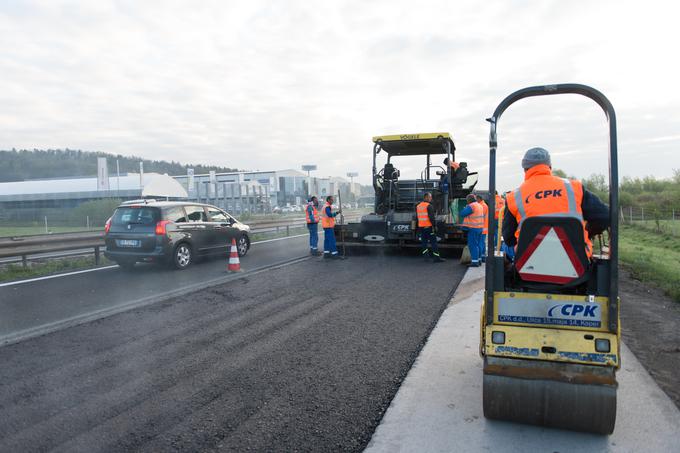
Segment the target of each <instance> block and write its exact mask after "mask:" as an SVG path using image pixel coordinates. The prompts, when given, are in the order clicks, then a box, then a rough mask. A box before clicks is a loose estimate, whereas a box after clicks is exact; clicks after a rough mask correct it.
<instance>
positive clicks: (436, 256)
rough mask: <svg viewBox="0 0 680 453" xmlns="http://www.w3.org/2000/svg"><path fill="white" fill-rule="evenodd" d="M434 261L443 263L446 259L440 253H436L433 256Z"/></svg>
mask: <svg viewBox="0 0 680 453" xmlns="http://www.w3.org/2000/svg"><path fill="white" fill-rule="evenodd" d="M432 261H434V262H435V263H443V262H444V261H446V260H445V259H444V258H442V257H441V256H439V255H435V256H433V257H432Z"/></svg>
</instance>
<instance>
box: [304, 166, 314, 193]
mask: <svg viewBox="0 0 680 453" xmlns="http://www.w3.org/2000/svg"><path fill="white" fill-rule="evenodd" d="M314 170H316V164H308V165H303V166H302V171H306V172H307V198H309V197H311V196H312V175H311V172H313V171H314Z"/></svg>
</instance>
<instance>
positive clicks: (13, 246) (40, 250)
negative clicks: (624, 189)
mask: <svg viewBox="0 0 680 453" xmlns="http://www.w3.org/2000/svg"><path fill="white" fill-rule="evenodd" d="M360 216H361V214H354V213H353V214H348V215H347V216H345V221H355V220H358V219H359V218H360ZM243 223H245V224H246V225H249V226H250V228H251V229H250V233H251V234H257V233H269V232H275V233H278V232H280V231H281V230H282V229H285V231H286V236H289V235H290V229H291V228H300V227H304V226H305V225H306V220H305V218H304V217H302V218H295V219H285V220H278V221H276V220H274V221H272V220H261V221H256V220H255V221H253V222H243ZM101 247H104V232H103V231H88V232H78V233H57V234H41V235H34V236H14V237H4V238H0V259H1V261H0V264H12V263H19V262H21V263H22V265H23V266H24V267H26V266H28V261H29V260H30V258H31V257H34V258H41V259H48V258H63V257H67V256H75V255H89V254H91V253H94V258H95V263H96V264H99V262H100V260H101ZM61 252H64V253H61Z"/></svg>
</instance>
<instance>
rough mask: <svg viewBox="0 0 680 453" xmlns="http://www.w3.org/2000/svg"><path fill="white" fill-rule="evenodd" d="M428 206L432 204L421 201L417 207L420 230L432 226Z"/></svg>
mask: <svg viewBox="0 0 680 453" xmlns="http://www.w3.org/2000/svg"><path fill="white" fill-rule="evenodd" d="M428 206H430V203H428V202H427V201H421V202H420V203H419V204H418V206H416V215H417V216H418V226H419V227H420V228H427V227H431V226H432V222H430V216H429V215H427V207H428Z"/></svg>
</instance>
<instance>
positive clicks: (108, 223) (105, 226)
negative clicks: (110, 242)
mask: <svg viewBox="0 0 680 453" xmlns="http://www.w3.org/2000/svg"><path fill="white" fill-rule="evenodd" d="M110 229H111V217H109V220H107V221H106V225H104V233H108V232H109V230H110Z"/></svg>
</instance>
